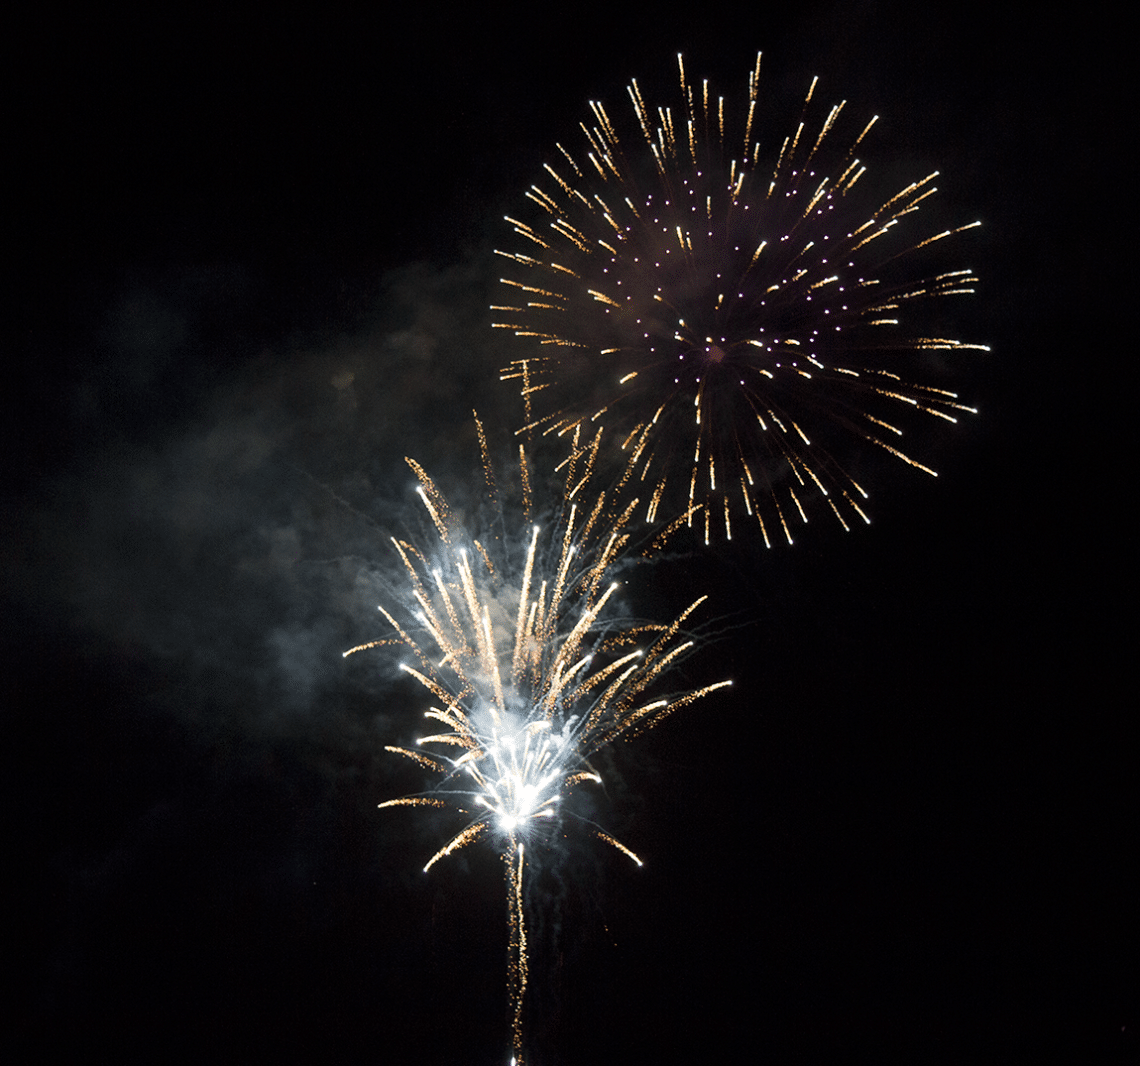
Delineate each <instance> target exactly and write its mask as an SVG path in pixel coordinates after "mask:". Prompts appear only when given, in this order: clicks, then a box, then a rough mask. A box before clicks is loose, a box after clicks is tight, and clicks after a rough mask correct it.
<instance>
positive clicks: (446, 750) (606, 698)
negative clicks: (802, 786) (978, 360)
mask: <svg viewBox="0 0 1140 1066" xmlns="http://www.w3.org/2000/svg"><path fill="white" fill-rule="evenodd" d="M480 436H481V438H482V431H481V429H480ZM595 454H596V443H595V445H594V446H593V447H591V448H589V449H583V450H578V449H577V448H576V449H575V450H574V452H573V453H572V455H571V458H570V459H569V460H568V461H567V463H566V464H565V468H564V469H565V475H566V481H565V490H564V493H563V499H562V505H561V506H560V508H559V511H560V513H559V517H558V518H557V519H556V520H555V521H554V522H552V523H551V529H550V530H549V531H548V532H544V531H543V530H542V529H541V528H540V527H539V526H538V525H533V526H531V528H530V530H529V535H528V536H527V537H526V538H525V544H526V548H525V552H524V553H522V557H521V559H512V558H510V557H509V555H510V553H509V552H508V551H507V550H506V549H505V547H504V545H505V544H508V543H509V542H510V540H511V538H510V537H509V536H496V537H495V538H494V539H487V540H485V541H484V540H480V539H478V538H475V537H473V536H472V534H471V532H470V530H468V529H465V528H464V527H463V526H462V524H461V523H459V522H458V521H457V520H455V519H454V518H453V515H452V512H451V509H450V508H449V506H448V504H447V501H446V499H445V498H444V496H443V495H442V494H441V493H440V492H439V490H438V489H437V488H436V486H435V484H434V483H433V482H432V480H431V479H430V477H428V475H427V474H426V472H425V471H423V470H422V469H421V468H420V467H419V466H418V464H416V463H414V462H412V463H411V465H412V467H413V469H414V470H415V472H416V474H417V477H418V479H419V486H418V489H419V494H420V498H421V500H422V502H423V504H424V506H425V507H426V509H427V511H428V513H429V515H430V517H431V520H432V522H433V523H434V526H435V531H436V536H437V542H436V543H435V544H434V545H432V546H431V547H430V548H427V547H425V546H421V545H416V544H412V543H410V542H408V541H404V540H394V541H393V544H394V547H395V550H396V552H397V553H398V555H399V558H400V560H401V562H402V565H403V570H404V574H405V577H406V580H407V587H408V599H409V602H410V603H411V604H413V607H412V608H411V611H410V617H409V618H407V619H401V618H399V617H397V615H396V614H394V613H393V612H392V611H390V610H388V609H387V608H386V607H383V606H382V607H381V608H380V610H381V612H382V613H383V614H384V617H385V619H386V620H387V622H388V624H389V625H390V627H391V629H392V632H393V636H392V637H391V638H390V640H391V641H394V642H395V643H396V644H397V645H398V646H399V647H400V648H401V649H402V651H403V652H404V653H405V654H407V655H408V656H409V657H410V659H411V660H412V661H411V662H405V663H403V664H402V669H403V670H404V671H405V672H406V673H408V674H409V675H410V676H411V677H413V678H415V680H416V681H418V682H419V683H420V685H422V686H423V688H424V689H426V690H427V692H428V693H430V695H431V696H432V697H433V698H434V700H435V701H436V704H435V705H434V706H432V707H430V708H429V709H428V710H427V711H426V712H425V717H426V718H427V719H428V720H429V721H430V722H431V723H432V725H433V726H435V727H436V728H435V730H434V731H432V732H430V733H429V734H428V735H425V736H422V737H420V738H419V739H418V741H417V746H416V748H415V749H412V748H405V747H398V746H388V748H387V750H388V751H390V752H393V753H394V754H397V755H400V756H403V757H405V758H408V759H411V760H412V761H414V762H415V763H417V764H418V765H420V766H421V767H424V768H425V769H427V770H429V771H432V772H433V773H437V774H438V775H440V780H439V782H438V783H437V784H436V786H435V787H433V788H432V789H431V790H430V791H427V792H424V793H422V794H418V795H414V796H405V797H401V798H398V799H393V800H389V801H386V802H384V803H381V804H380V806H381V807H397V806H430V807H447V808H450V809H452V810H454V811H455V812H457V813H460V814H462V815H464V816H465V818H466V824H465V825H464V826H463V827H462V828H461V829H460V830H459V831H458V832H457V833H456V834H455V835H454V836H453V837H451V839H449V840H448V841H447V842H446V843H444V844H443V846H442V847H440V848H439V849H438V850H437V851H436V852H435V854H434V855H432V856H431V858H430V859H429V860H428V861H427V864H426V865H425V866H424V871H425V872H427V871H428V870H430V869H431V868H432V866H433V865H435V863H437V862H438V861H440V860H441V859H443V858H445V857H446V856H448V855H450V854H451V853H452V852H454V851H456V850H458V849H459V848H462V847H464V846H466V845H468V844H472V843H474V842H475V841H479V840H485V841H489V842H490V843H491V844H492V845H493V846H494V847H495V848H496V849H498V851H499V852H500V853H501V855H502V856H503V861H504V865H505V870H506V880H507V900H508V918H509V925H510V960H509V967H508V969H509V980H508V986H509V997H510V1004H511V1008H510V1009H511V1023H512V1030H513V1044H514V1053H515V1057H516V1059H517V1060H518V1061H519V1062H522V1055H523V1041H522V1008H523V999H524V994H525V991H526V985H527V972H528V962H527V942H526V924H525V919H524V912H523V878H524V871H525V869H526V865H527V855H528V851H527V845H528V844H530V843H541V842H542V841H543V840H549V839H550V838H551V836H552V834H551V833H548V832H544V830H545V829H547V828H549V827H551V826H552V825H553V824H561V823H563V822H564V821H566V820H567V819H574V818H575V816H573V815H570V814H568V813H566V814H564V812H563V804H564V801H565V800H566V798H567V797H568V796H569V794H570V793H571V792H572V790H573V789H575V788H576V787H578V786H580V785H583V784H586V783H595V784H601V777H600V775H599V774H598V772H597V771H596V770H595V768H594V767H593V766H592V765H591V763H590V758H591V756H592V755H594V754H595V753H596V752H597V751H598V750H599V749H601V748H603V747H606V746H608V745H611V744H613V743H614V741H616V740H618V739H619V738H622V737H631V736H634V735H636V734H638V733H640V732H642V731H644V730H646V729H648V728H650V727H651V726H653V725H654V724H656V723H657V722H659V721H660V720H661V719H662V718H663V717H665V716H666V715H668V714H670V713H671V712H672V711H674V710H677V709H678V708H680V707H683V706H685V705H687V704H689V703H692V702H694V701H695V700H697V699H699V698H701V697H702V696H705V695H707V694H708V693H710V692H713V691H715V690H717V689H720V688H723V687H725V686H726V685H728V684H729V682H727V681H723V682H720V683H718V684H713V685H708V686H705V687H703V688H698V689H696V690H689V691H684V692H681V693H674V694H668V693H662V692H660V691H659V689H660V682H661V680H662V679H663V678H664V677H665V676H666V675H667V673H668V671H669V669H670V667H672V666H674V665H675V664H676V663H677V662H678V661H679V660H680V659H681V658H683V657H684V656H685V655H686V654H687V653H688V652H689V651H690V650H692V648H693V646H694V642H693V640H692V639H691V638H688V637H686V636H685V634H684V632H683V628H682V627H683V626H684V625H685V623H686V620H687V619H688V618H689V616H690V615H691V614H692V612H693V611H695V610H696V609H697V608H698V607H699V606H700V605H701V603H702V602H703V599H704V597H701V598H700V599H698V600H696V601H695V602H694V603H692V604H691V605H690V606H689V607H688V608H687V609H686V610H685V611H683V612H682V613H681V614H680V615H679V616H678V617H677V618H676V619H674V620H673V621H672V622H670V623H668V624H647V623H643V622H632V621H621V620H617V619H615V618H614V617H613V610H612V608H613V604H614V600H615V599H616V596H617V594H618V590H619V582H617V581H616V580H615V570H616V567H617V564H618V562H619V560H620V559H621V556H622V551H623V549H624V548H625V547H626V546H627V544H628V541H629V533H628V532H627V530H626V528H625V527H626V523H627V522H628V519H629V515H630V512H631V511H632V505H627V506H626V508H625V511H624V512H623V513H622V514H620V515H617V516H616V517H615V516H612V515H610V514H608V512H607V510H606V502H607V501H606V497H605V494H601V495H599V496H597V497H594V498H592V499H590V500H589V502H588V503H587V502H586V499H587V493H588V482H589V471H590V467H591V465H592V463H593V461H594V456H595ZM521 473H522V477H523V482H524V484H527V483H528V480H529V479H528V477H527V466H526V460H525V457H521ZM487 475H488V483H489V484H491V483H493V479H492V478H491V475H490V468H489V466H488V467H487ZM580 500H581V501H582V502H579V501H580ZM377 643H384V641H379V642H372V643H370V644H365V645H361V646H360V647H358V648H353V649H351V650H350V651H349V652H346V653H345V654H346V655H350V654H352V653H353V652H357V651H361V650H363V649H365V648H369V647H374V646H375V645H376V644H377ZM576 821H577V823H578V824H580V825H582V826H583V827H585V828H586V829H587V831H588V832H590V833H591V834H592V835H594V836H597V837H599V838H600V839H602V840H604V841H606V842H607V843H608V844H610V845H612V846H613V847H615V848H617V849H618V850H619V851H621V852H622V853H623V854H625V855H626V856H628V857H629V858H630V859H632V860H633V861H634V862H636V863H637V864H638V865H641V861H640V859H638V857H637V856H636V855H635V854H634V853H633V852H632V851H631V850H630V849H629V848H627V847H626V846H625V845H624V844H622V843H620V842H619V841H617V840H616V839H614V838H613V837H612V836H610V835H609V834H608V833H606V832H604V831H603V830H602V829H600V828H599V827H597V826H595V825H594V824H593V823H592V822H588V821H586V820H584V819H582V818H577V819H576Z"/></svg>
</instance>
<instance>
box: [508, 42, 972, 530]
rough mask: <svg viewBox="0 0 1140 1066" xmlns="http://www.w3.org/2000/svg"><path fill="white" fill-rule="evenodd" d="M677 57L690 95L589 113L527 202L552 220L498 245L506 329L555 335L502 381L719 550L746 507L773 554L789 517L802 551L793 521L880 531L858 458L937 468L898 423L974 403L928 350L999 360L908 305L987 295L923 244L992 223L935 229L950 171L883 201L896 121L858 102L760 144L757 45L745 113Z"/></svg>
mask: <svg viewBox="0 0 1140 1066" xmlns="http://www.w3.org/2000/svg"><path fill="white" fill-rule="evenodd" d="M678 66H679V73H680V90H681V99H680V101H679V104H678V105H677V106H674V107H662V108H651V107H649V106H648V105H647V103H646V101H645V99H644V98H643V96H642V93H641V89H640V88H639V87H638V85H637V83H636V82H633V83H632V84H631V85H630V86H629V97H630V101H631V103H632V111H633V117H634V119H635V123H633V124H631V125H630V127H629V128H628V129H626V128H624V127H622V125H621V124H620V123H619V122H615V121H614V119H613V118H612V116H611V114H610V113H609V112H608V111H607V109H606V107H605V106H604V105H603V104H602V103H600V102H597V101H594V102H591V104H590V110H591V112H592V121H591V122H590V123H588V124H583V126H582V128H583V130H584V132H585V134H586V140H587V144H586V145H585V146H583V149H582V151H581V152H580V153H577V152H572V151H570V150H568V149H567V148H565V147H563V146H562V145H558V146H557V147H558V149H559V153H560V155H559V158H558V161H557V162H556V163H554V164H548V165H547V166H546V168H545V169H546V175H545V177H544V178H543V179H542V183H540V184H535V185H532V186H531V188H530V189H529V190H528V192H527V193H526V196H527V197H528V199H529V200H530V201H531V202H532V208H531V211H532V214H533V215H534V217H533V218H532V219H531V220H530V221H527V220H526V219H525V218H522V219H520V218H518V217H514V216H511V217H508V219H507V221H508V223H509V224H510V225H511V227H512V228H513V230H514V232H515V234H516V235H517V236H518V237H519V238H521V241H520V244H519V247H517V248H516V249H515V250H510V251H500V252H499V253H498V254H499V255H501V256H503V257H504V258H505V259H506V260H507V261H508V266H507V268H506V269H507V271H508V273H507V274H506V275H505V276H504V277H503V278H502V282H503V284H504V286H505V290H504V294H503V300H504V302H503V303H501V304H496V305H494V306H493V308H492V310H493V311H494V312H495V321H494V325H495V326H496V327H498V328H501V329H507V330H510V331H512V332H513V333H515V334H516V335H517V336H519V337H521V338H524V339H525V340H527V341H528V342H529V343H530V344H532V345H537V346H538V347H537V348H536V349H535V350H533V351H532V352H530V353H528V354H527V355H526V357H525V358H521V359H518V360H516V361H514V362H512V363H511V364H510V365H508V366H507V367H506V368H504V370H503V371H502V377H503V379H504V380H516V381H518V382H519V383H520V386H521V388H522V391H523V394H524V397H525V400H526V410H527V415H526V424H525V425H524V426H523V428H522V430H520V432H525V433H526V434H528V435H532V434H534V433H555V434H563V433H567V432H570V431H572V430H573V429H575V428H577V427H583V426H593V427H594V428H596V427H597V426H604V427H605V428H606V430H607V433H609V434H610V435H611V436H612V437H613V441H612V444H613V446H614V453H613V457H612V458H610V459H607V462H612V463H613V464H614V468H615V472H614V478H615V482H616V483H617V484H619V485H620V486H621V489H622V493H623V498H626V497H629V496H633V495H637V496H639V497H641V498H642V499H643V500H644V501H646V503H647V507H648V510H647V517H648V516H652V517H653V518H656V517H660V518H662V519H664V520H665V521H666V522H670V521H671V520H672V519H674V518H675V517H676V516H677V515H679V514H682V513H684V514H685V515H686V516H688V517H687V520H686V521H685V523H684V526H686V527H690V528H693V529H695V530H700V531H703V533H704V537H705V540H706V543H707V542H708V541H709V540H710V539H711V538H712V537H714V536H718V535H723V536H724V537H726V538H728V537H731V536H732V534H733V533H734V532H738V530H739V529H740V528H741V527H742V525H743V524H742V523H737V524H736V528H735V529H734V528H733V525H732V523H731V518H730V511H731V510H737V509H738V510H739V511H741V512H742V513H744V514H745V515H747V516H750V517H754V518H755V520H756V521H757V523H758V524H759V526H760V528H761V532H762V535H763V537H764V541H765V543H766V544H768V543H770V542H769V539H768V535H767V532H766V529H775V528H777V527H780V528H782V530H783V532H784V533H785V539H786V540H787V541H788V543H791V542H792V534H791V532H790V531H789V529H788V525H787V521H786V516H794V519H795V520H796V521H798V522H807V520H808V516H809V514H810V513H812V512H813V511H818V512H820V513H826V514H830V515H833V516H834V517H835V518H836V519H837V520H838V521H839V523H840V524H841V525H842V526H843V527H844V528H845V529H848V528H850V526H849V524H848V523H849V522H854V521H856V520H858V521H861V522H867V521H868V518H867V513H866V510H865V505H864V504H863V503H862V501H864V500H866V499H867V497H868V493H867V491H866V490H865V489H864V488H863V486H862V485H861V484H860V483H859V482H858V481H856V479H855V476H854V468H855V465H856V463H859V462H861V454H860V453H862V452H865V451H866V450H867V446H868V445H870V446H871V447H872V450H873V451H874V452H876V453H877V454H883V455H891V456H893V457H895V458H897V459H901V460H902V461H903V462H904V463H905V464H907V465H909V466H910V467H912V468H913V469H915V470H919V471H922V472H925V473H927V474H933V473H934V471H933V470H932V469H931V467H929V466H928V465H926V464H925V463H923V462H921V461H919V460H918V459H916V458H914V456H913V455H912V454H911V450H910V449H911V445H910V443H909V442H908V443H907V444H906V446H905V447H904V446H903V444H902V442H900V441H899V440H898V437H901V436H902V430H901V429H899V428H898V427H896V426H895V425H894V424H893V423H895V422H896V421H898V420H899V415H900V414H901V413H902V412H904V411H906V412H907V413H908V415H909V414H910V413H911V412H922V413H923V414H928V415H933V416H935V417H937V418H939V419H941V420H944V421H949V422H955V421H956V420H957V418H958V417H959V415H960V414H965V413H975V412H974V408H972V407H970V406H967V405H966V404H964V403H962V402H960V401H959V399H958V396H957V394H956V393H955V392H952V391H949V390H947V389H944V388H936V387H934V385H933V384H927V383H923V382H922V381H921V380H920V379H921V378H922V377H923V376H924V375H925V376H928V375H929V374H931V373H934V372H935V369H936V365H937V364H935V363H934V362H933V361H932V360H930V359H928V358H927V357H926V356H925V355H924V353H925V352H926V351H927V350H930V349H941V350H942V351H945V352H952V353H957V354H959V355H961V354H962V353H965V352H967V351H988V350H989V349H988V348H987V347H986V346H984V345H980V344H973V343H967V342H965V341H961V340H954V339H949V338H944V337H930V336H922V335H920V333H919V332H910V331H909V330H908V329H907V328H906V327H905V326H904V318H905V319H908V320H909V319H916V320H920V321H921V319H922V318H923V317H924V316H926V315H927V314H928V313H929V312H934V311H936V310H937V309H938V308H937V307H936V305H938V304H940V303H941V302H943V301H944V300H945V299H946V298H949V297H957V296H960V295H962V294H966V293H971V292H973V287H974V284H975V283H976V281H977V278H976V277H975V276H974V274H973V271H972V270H969V269H951V270H944V269H940V268H933V269H932V268H931V267H930V266H929V265H928V264H929V263H930V262H931V260H930V259H929V258H928V257H927V253H926V252H925V251H923V252H922V254H921V255H920V254H919V251H920V249H929V248H930V246H932V245H935V244H939V242H945V241H947V240H948V239H950V238H952V237H954V236H955V235H956V234H958V233H960V232H962V231H963V230H969V229H973V228H974V227H975V226H978V225H980V223H977V222H973V223H970V224H968V225H964V226H959V227H956V228H951V229H946V230H942V231H940V232H937V233H931V232H930V231H929V230H928V231H927V232H926V233H921V232H918V233H916V232H915V230H916V228H917V221H916V219H917V217H918V212H919V208H920V206H921V205H923V204H924V203H925V201H927V199H928V198H929V197H930V196H931V195H932V194H933V193H934V192H935V191H936V189H935V186H934V180H935V178H936V177H937V172H934V173H932V174H929V175H927V176H926V177H923V178H921V179H920V180H918V181H915V182H913V183H911V184H909V185H907V186H906V187H905V188H903V189H901V190H897V189H896V188H895V187H891V188H890V189H889V190H879V191H876V190H875V188H874V187H873V180H872V178H870V177H868V176H866V175H867V167H866V166H865V165H864V164H863V162H861V160H860V158H859V155H858V153H859V152H861V151H862V150H863V142H864V140H865V138H867V136H868V134H869V132H870V131H871V128H872V127H873V126H874V124H875V121H876V119H875V118H872V119H871V120H870V121H869V122H867V123H866V124H865V125H862V128H860V125H858V124H857V125H855V126H853V127H851V128H850V130H849V132H848V133H847V134H843V133H842V132H840V131H841V130H842V128H843V125H844V123H843V121H842V120H843V118H845V117H846V116H845V115H844V114H843V111H844V105H843V104H842V103H841V104H838V105H836V106H834V107H832V108H831V109H830V111H829V112H827V113H826V115H823V116H819V115H818V114H817V116H816V117H815V118H812V113H813V112H815V111H816V105H815V104H813V103H812V96H813V94H814V90H815V86H816V82H815V81H813V82H812V84H811V88H810V89H809V90H808V93H807V97H806V99H805V101H804V104H803V111H802V114H801V115H800V116H799V120H798V124H797V125H794V126H793V129H794V133H793V134H792V135H791V136H788V137H787V138H786V139H784V140H783V141H782V143H781V141H780V139H779V138H769V137H768V136H767V134H766V132H765V134H764V136H763V137H762V135H761V134H762V131H761V127H762V126H763V125H764V123H763V122H761V121H760V119H759V118H758V116H757V112H758V110H759V109H760V108H761V105H762V103H763V101H762V98H761V94H760V90H759V86H760V58H759V56H757V60H756V65H755V68H754V69H753V70H752V71H751V72H750V74H749V78H748V89H747V98H746V101H745V103H746V107H745V108H744V109H743V110H742V111H741V113H740V114H739V116H738V117H737V118H736V120H735V122H734V121H733V119H732V116H731V114H727V115H726V107H725V101H724V98H723V97H720V98H717V97H715V96H713V95H711V91H710V87H709V84H708V82H707V81H705V82H703V83H702V84H700V85H695V84H692V83H690V82H689V81H688V79H687V77H686V74H685V69H684V64H683V63H682V62H681V58H680V56H678ZM729 110H730V109H729ZM908 234H910V236H907V235H908ZM610 382H616V383H618V384H617V386H616V387H615V386H611V385H609V384H608V383H610ZM690 404H692V405H693V406H694V407H695V411H693V412H690V410H689V405H690ZM884 429H885V430H886V431H887V434H890V436H889V437H888V436H887V435H885V434H884ZM618 445H621V447H622V451H621V455H620V456H618V455H617V446H618ZM690 457H692V458H690ZM702 460H707V461H703V462H702ZM746 470H747V471H749V473H748V484H749V488H748V490H747V492H746V494H745V497H744V498H743V499H742V498H741V496H740V494H739V493H738V492H737V491H736V489H735V486H736V484H737V483H738V481H739V480H740V478H741V477H742V476H743V474H744V472H745V471H746ZM718 472H719V473H720V475H721V476H719V477H718V476H716V475H717V473H718ZM861 476H862V475H860V477H861ZM696 510H703V511H704V515H703V516H702V517H701V518H698V519H697V520H695V521H693V520H692V513H693V512H694V511H696ZM651 520H652V519H651ZM749 524H750V523H749ZM674 528H680V526H676V527H674Z"/></svg>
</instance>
